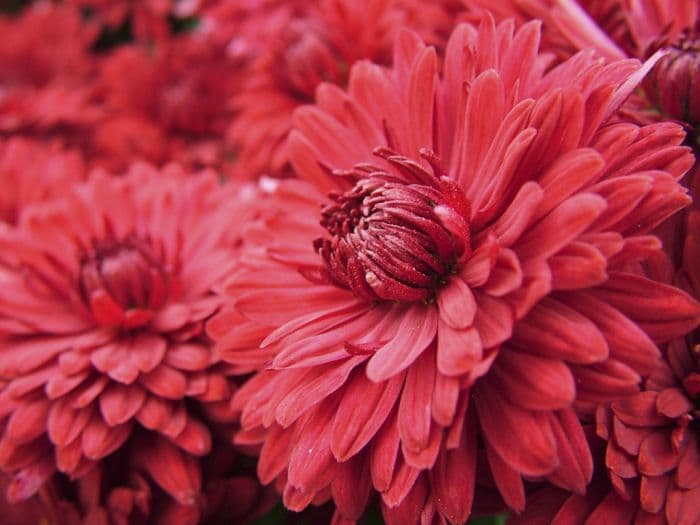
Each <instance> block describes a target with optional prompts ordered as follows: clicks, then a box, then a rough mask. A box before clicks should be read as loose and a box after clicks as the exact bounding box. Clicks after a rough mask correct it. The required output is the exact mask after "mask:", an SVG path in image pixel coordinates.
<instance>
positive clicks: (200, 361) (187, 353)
mask: <svg viewBox="0 0 700 525" xmlns="http://www.w3.org/2000/svg"><path fill="white" fill-rule="evenodd" d="M212 361H213V359H212V356H211V352H210V350H208V349H207V348H206V347H205V346H203V345H197V344H190V343H183V344H177V345H173V346H171V347H170V348H168V351H167V352H166V354H165V363H166V364H168V365H169V366H171V367H173V368H177V369H179V370H188V371H197V370H203V369H205V368H206V367H208V366H209V365H210V364H211V363H212Z"/></svg>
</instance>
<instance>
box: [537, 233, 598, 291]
mask: <svg viewBox="0 0 700 525" xmlns="http://www.w3.org/2000/svg"><path fill="white" fill-rule="evenodd" d="M548 263H549V268H550V270H551V271H552V288H553V289H555V290H577V289H580V288H589V287H591V286H597V285H599V284H602V283H603V282H605V280H606V279H607V278H608V274H607V271H606V270H607V264H608V261H607V259H606V258H605V256H604V255H603V254H602V253H601V252H600V250H598V249H597V248H596V247H595V246H592V245H590V244H588V243H584V242H578V241H574V242H572V243H570V244H569V245H568V246H566V247H565V248H564V249H563V250H561V251H559V253H557V254H556V255H554V256H553V257H551V258H550V259H549V261H548Z"/></svg>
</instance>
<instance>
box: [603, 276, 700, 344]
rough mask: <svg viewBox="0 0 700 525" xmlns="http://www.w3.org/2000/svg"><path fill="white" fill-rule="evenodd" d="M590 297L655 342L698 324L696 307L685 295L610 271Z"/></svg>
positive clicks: (681, 292) (698, 307)
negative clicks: (632, 324) (608, 277)
mask: <svg viewBox="0 0 700 525" xmlns="http://www.w3.org/2000/svg"><path fill="white" fill-rule="evenodd" d="M594 294H595V296H596V297H598V298H600V299H602V300H603V301H605V302H606V303H608V304H609V305H611V306H613V307H615V308H617V309H618V310H619V311H620V312H622V313H623V314H624V315H626V316H627V317H629V318H630V319H632V320H634V321H636V322H637V324H638V325H639V326H640V327H641V328H642V329H643V330H644V331H646V332H647V333H648V334H649V336H650V337H651V338H652V339H654V340H655V341H657V342H666V341H669V340H671V339H673V338H675V337H679V336H681V335H683V334H685V333H687V332H688V331H689V330H692V329H693V328H695V327H696V326H697V325H698V323H700V304H698V303H697V302H696V301H695V300H694V299H692V298H691V297H690V296H688V295H687V294H686V293H685V292H683V291H681V290H680V289H678V288H675V287H673V286H668V285H665V284H661V283H658V282H656V281H652V280H650V279H646V278H644V277H641V276H638V275H633V274H627V273H622V272H610V279H609V280H608V281H607V282H606V283H605V285H603V286H600V287H598V288H596V289H594Z"/></svg>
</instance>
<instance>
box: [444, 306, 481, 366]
mask: <svg viewBox="0 0 700 525" xmlns="http://www.w3.org/2000/svg"><path fill="white" fill-rule="evenodd" d="M482 358H483V348H482V346H481V337H480V336H479V332H478V331H477V330H476V328H473V327H472V328H467V329H466V330H456V329H454V328H451V327H450V326H448V325H447V324H446V323H444V322H443V321H442V319H440V321H439V322H438V334H437V366H438V370H440V373H442V374H444V375H447V376H459V375H462V374H464V373H466V372H468V371H470V370H471V369H472V368H474V365H476V364H477V363H479V362H480V361H481V360H482Z"/></svg>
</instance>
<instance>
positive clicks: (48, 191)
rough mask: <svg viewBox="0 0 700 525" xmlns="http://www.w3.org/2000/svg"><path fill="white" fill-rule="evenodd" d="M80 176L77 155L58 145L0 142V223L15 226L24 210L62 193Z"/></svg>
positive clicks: (81, 170) (81, 167) (20, 140)
mask: <svg viewBox="0 0 700 525" xmlns="http://www.w3.org/2000/svg"><path fill="white" fill-rule="evenodd" d="M84 175H85V166H84V163H83V159H82V156H81V155H80V153H79V152H78V151H75V150H66V149H64V148H62V147H60V145H59V144H58V143H48V142H43V141H35V140H27V139H23V138H17V137H15V138H11V139H7V140H2V139H0V185H1V186H2V191H1V192H0V220H2V221H4V222H6V223H8V224H16V223H17V221H18V220H19V217H20V215H21V213H22V210H23V209H24V208H25V207H26V206H28V205H30V204H33V203H39V202H43V201H47V200H49V199H51V198H54V197H57V196H59V195H60V194H62V193H65V192H66V191H68V190H69V188H70V186H71V184H73V183H75V182H77V181H79V180H81V179H83V178H84Z"/></svg>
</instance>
